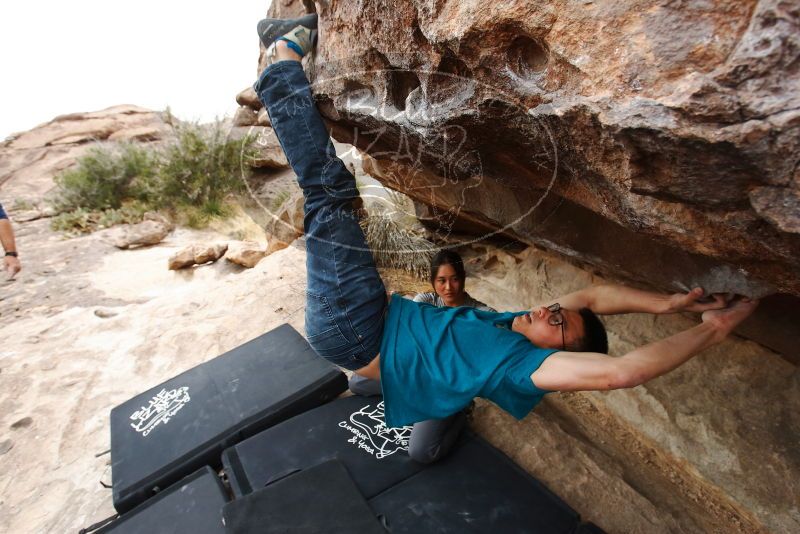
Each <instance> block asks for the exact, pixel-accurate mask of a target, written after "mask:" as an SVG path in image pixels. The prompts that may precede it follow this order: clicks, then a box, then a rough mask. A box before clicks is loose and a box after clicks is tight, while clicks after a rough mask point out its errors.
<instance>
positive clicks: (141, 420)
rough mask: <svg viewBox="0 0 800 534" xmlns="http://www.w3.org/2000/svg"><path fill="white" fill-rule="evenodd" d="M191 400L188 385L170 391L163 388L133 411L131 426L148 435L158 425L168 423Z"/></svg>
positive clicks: (143, 434)
mask: <svg viewBox="0 0 800 534" xmlns="http://www.w3.org/2000/svg"><path fill="white" fill-rule="evenodd" d="M190 400H191V398H190V397H189V388H188V386H184V387H180V388H176V389H171V390H169V391H167V390H166V389H162V390H161V391H159V392H158V393H157V394H156V395H153V398H152V399H150V402H149V403H148V405H147V406H142V407H141V408H140V409H139V410H136V411H135V412H133V414H132V415H131V420H132V421H133V423H131V427H133V429H134V430H136V431H137V432H139V433H140V434H141V435H142V437H144V436H147V435H148V434H149V433H150V432H152V431H153V429H154V428H155V427H157V426H158V425H160V424H162V423H163V424H167V423H168V422H169V420H170V419H172V417H173V416H174V415H175V414H176V413H178V412H179V411H180V409H181V408H183V407H184V406H185V405H186V404H187V403H188V402H189V401H190Z"/></svg>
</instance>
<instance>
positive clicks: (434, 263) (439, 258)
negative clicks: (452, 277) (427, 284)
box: [431, 250, 467, 285]
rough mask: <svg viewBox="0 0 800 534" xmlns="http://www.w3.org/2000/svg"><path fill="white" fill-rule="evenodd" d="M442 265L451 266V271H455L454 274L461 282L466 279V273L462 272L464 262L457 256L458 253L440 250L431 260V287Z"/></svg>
mask: <svg viewBox="0 0 800 534" xmlns="http://www.w3.org/2000/svg"><path fill="white" fill-rule="evenodd" d="M442 265H450V266H452V267H453V270H455V272H456V274H457V275H458V277H459V278H461V280H464V279H465V278H466V277H467V273H466V272H464V260H462V259H461V256H460V255H459V254H458V252H454V251H452V250H440V251H439V252H437V253H436V255H435V256H434V257H433V258H432V259H431V285H433V282H434V280H436V275H437V274H438V273H439V267H441V266H442Z"/></svg>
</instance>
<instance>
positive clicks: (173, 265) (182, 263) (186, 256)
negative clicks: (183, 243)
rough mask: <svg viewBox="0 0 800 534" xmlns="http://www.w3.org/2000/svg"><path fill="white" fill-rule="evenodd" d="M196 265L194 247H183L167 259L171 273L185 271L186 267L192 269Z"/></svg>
mask: <svg viewBox="0 0 800 534" xmlns="http://www.w3.org/2000/svg"><path fill="white" fill-rule="evenodd" d="M194 264H195V261H194V245H189V246H188V247H183V248H182V249H180V250H179V251H177V252H175V253H174V254H172V255H171V256H170V257H169V258H168V259H167V268H168V269H169V270H170V271H177V270H178V269H185V268H186V267H191V266H192V265H194Z"/></svg>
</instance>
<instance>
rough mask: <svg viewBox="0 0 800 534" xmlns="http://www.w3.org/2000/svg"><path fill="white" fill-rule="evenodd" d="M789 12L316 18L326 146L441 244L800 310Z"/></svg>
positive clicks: (492, 8)
mask: <svg viewBox="0 0 800 534" xmlns="http://www.w3.org/2000/svg"><path fill="white" fill-rule="evenodd" d="M293 4H294V5H296V4H297V2H294V3H293ZM791 6H792V5H791V4H787V3H785V2H779V1H777V0H765V1H761V2H758V3H754V4H743V3H741V2H734V1H731V0H728V1H721V2H714V3H710V4H701V3H698V4H697V5H694V4H693V7H692V8H691V9H688V10H687V9H685V8H684V6H683V5H682V7H680V8H678V7H676V6H672V5H671V4H663V3H661V2H646V3H645V4H641V5H640V4H637V6H636V7H633V6H629V7H621V6H619V5H618V4H613V3H603V2H588V3H580V4H575V5H574V6H571V7H570V8H563V7H559V5H558V4H555V3H548V2H528V1H525V0H512V1H509V2H499V3H498V2H495V3H488V4H487V3H485V2H478V1H477V0H468V1H465V2H448V3H436V4H435V5H434V4H431V3H429V2H423V1H421V0H416V1H405V2H397V3H394V4H392V13H393V16H392V17H391V18H390V19H387V17H386V16H385V11H386V10H387V4H386V3H385V2H383V1H380V0H367V1H365V2H361V3H358V4H357V5H356V4H352V3H321V4H320V6H319V7H320V9H321V11H320V25H321V28H320V32H321V34H322V35H324V36H325V38H326V41H325V46H324V47H320V49H319V50H318V56H317V57H316V61H315V62H314V65H313V69H309V73H311V74H313V91H314V92H315V94H316V95H317V97H318V99H319V105H320V109H321V110H322V113H323V114H324V115H325V116H326V117H327V118H328V119H329V120H330V121H331V125H332V133H333V136H334V137H336V138H337V139H338V140H340V141H343V142H350V143H355V144H357V145H358V146H359V147H360V148H362V149H363V150H365V151H366V152H367V153H371V154H372V155H373V156H374V157H375V158H376V160H377V166H378V167H381V168H382V169H383V172H382V173H381V175H380V179H381V180H383V181H384V183H386V184H388V185H390V186H391V187H393V188H396V189H399V190H401V191H404V192H406V193H408V194H409V195H410V196H412V197H413V198H414V199H415V200H416V201H418V202H420V203H423V204H426V205H428V206H431V208H432V209H433V210H436V211H439V212H441V213H442V214H443V221H442V231H443V232H447V231H449V230H448V225H449V224H451V223H454V222H461V221H463V222H468V223H470V224H471V225H473V226H476V225H477V226H479V227H482V228H484V229H485V230H484V231H483V232H481V233H480V234H479V235H481V236H482V235H503V236H508V237H511V238H513V239H515V240H518V241H523V242H526V243H530V244H536V245H539V246H544V247H547V248H551V249H556V250H560V251H562V252H563V253H565V254H567V255H569V256H571V257H574V258H576V259H577V260H579V261H582V262H586V263H588V264H591V265H593V266H595V267H596V268H599V269H602V270H604V271H605V272H613V273H621V274H623V275H624V276H625V277H626V278H628V279H631V280H636V281H640V282H647V283H650V284H653V285H655V286H658V287H660V288H663V289H670V290H676V289H678V286H679V285H680V284H682V285H686V286H689V285H692V283H693V281H694V280H695V279H696V278H697V277H699V276H700V275H702V273H704V272H707V271H708V270H709V269H714V268H717V267H719V268H723V269H725V270H726V272H732V273H738V274H737V275H736V276H737V280H736V283H737V284H738V285H739V286H742V285H744V286H745V287H746V289H747V290H746V291H745V292H747V293H749V294H751V295H753V296H759V295H760V294H761V295H763V294H764V292H767V293H769V292H776V291H777V292H783V293H787V294H791V295H794V296H795V297H800V269H799V268H798V266H799V265H800V239H799V238H800V234H798V233H797V232H796V230H797V226H798V225H797V224H796V220H797V215H796V214H797V209H798V203H797V201H796V199H797V198H798V190H799V189H798V188H800V183H798V181H797V180H796V179H795V173H796V172H797V170H796V169H797V168H798V165H799V164H800V111H799V110H800V91H797V90H796V88H797V87H798V86H800V71H799V70H798V69H796V68H795V65H796V63H795V62H796V61H798V52H797V51H798V50H799V49H800V31H798V30H799V29H800V10H798V9H797V8H796V7H791ZM296 7H298V8H299V7H300V6H296ZM398 50H402V51H401V52H398ZM365 132H373V133H372V134H371V135H366V134H365ZM554 226H555V227H557V228H553V227H554ZM751 281H752V285H751V286H748V284H749V282H751ZM765 288H766V289H765Z"/></svg>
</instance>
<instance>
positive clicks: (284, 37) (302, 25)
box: [258, 13, 317, 56]
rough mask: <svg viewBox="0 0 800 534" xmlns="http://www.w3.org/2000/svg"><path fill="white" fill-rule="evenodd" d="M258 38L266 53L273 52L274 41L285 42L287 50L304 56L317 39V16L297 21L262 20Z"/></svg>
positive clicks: (309, 16) (259, 24)
mask: <svg viewBox="0 0 800 534" xmlns="http://www.w3.org/2000/svg"><path fill="white" fill-rule="evenodd" d="M258 37H259V38H260V39H261V42H262V43H264V46H265V47H266V48H267V51H268V52H269V51H270V50H273V54H272V55H274V44H275V41H279V40H280V41H286V42H287V43H288V45H289V48H291V49H292V50H294V51H295V52H297V53H298V54H299V55H301V56H304V55H306V54H308V52H309V51H310V50H311V48H312V47H313V46H314V42H315V41H316V38H317V14H316V13H312V14H310V15H305V16H303V17H300V18H297V19H264V20H261V21H259V23H258ZM268 55H269V54H268Z"/></svg>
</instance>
